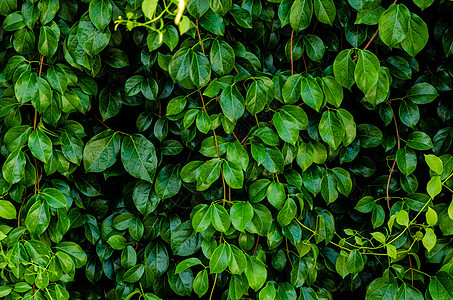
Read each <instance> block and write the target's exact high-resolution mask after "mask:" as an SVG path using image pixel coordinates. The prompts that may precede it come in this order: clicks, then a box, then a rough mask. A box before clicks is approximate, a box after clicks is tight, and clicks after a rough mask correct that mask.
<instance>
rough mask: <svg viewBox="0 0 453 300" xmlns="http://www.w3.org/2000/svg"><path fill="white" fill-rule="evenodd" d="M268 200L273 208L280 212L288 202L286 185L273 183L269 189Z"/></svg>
mask: <svg viewBox="0 0 453 300" xmlns="http://www.w3.org/2000/svg"><path fill="white" fill-rule="evenodd" d="M267 199H268V201H269V203H270V204H271V205H272V206H273V207H275V208H276V209H277V210H280V209H281V208H282V207H283V205H284V204H285V200H286V191H285V187H284V185H283V184H282V183H280V182H272V183H271V184H270V185H269V187H268V188H267Z"/></svg>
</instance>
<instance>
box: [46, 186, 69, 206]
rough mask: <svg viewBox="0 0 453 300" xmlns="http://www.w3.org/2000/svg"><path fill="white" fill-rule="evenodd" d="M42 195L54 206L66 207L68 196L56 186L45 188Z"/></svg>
mask: <svg viewBox="0 0 453 300" xmlns="http://www.w3.org/2000/svg"><path fill="white" fill-rule="evenodd" d="M40 195H41V196H42V197H43V198H44V200H45V201H46V202H47V204H49V206H50V207H53V208H66V198H65V196H64V195H63V193H62V192H60V191H59V190H57V189H54V188H45V189H43V190H42V191H41V193H40Z"/></svg>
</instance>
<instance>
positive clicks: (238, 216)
mask: <svg viewBox="0 0 453 300" xmlns="http://www.w3.org/2000/svg"><path fill="white" fill-rule="evenodd" d="M253 215H254V212H253V206H252V205H251V204H250V203H249V202H242V201H239V202H236V203H235V204H233V206H232V207H231V210H230V218H231V224H232V225H233V227H234V228H236V229H237V230H239V231H241V232H245V228H246V226H247V224H248V223H249V222H250V221H252V219H253Z"/></svg>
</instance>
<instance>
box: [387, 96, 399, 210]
mask: <svg viewBox="0 0 453 300" xmlns="http://www.w3.org/2000/svg"><path fill="white" fill-rule="evenodd" d="M388 105H389V106H390V109H391V111H392V114H393V122H394V123H395V130H396V138H397V143H398V149H400V148H401V141H400V134H399V131H398V123H397V122H396V116H395V113H394V112H393V108H392V105H391V104H390V102H388ZM395 165H396V157H395V160H394V161H393V164H392V168H391V169H390V174H389V177H388V179H387V187H386V189H385V193H386V197H387V208H388V210H389V211H390V197H389V188H390V180H391V179H392V174H393V171H395Z"/></svg>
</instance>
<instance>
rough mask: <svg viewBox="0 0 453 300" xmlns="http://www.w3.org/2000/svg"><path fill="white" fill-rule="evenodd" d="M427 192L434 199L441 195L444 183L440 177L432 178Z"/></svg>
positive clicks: (427, 186)
mask: <svg viewBox="0 0 453 300" xmlns="http://www.w3.org/2000/svg"><path fill="white" fill-rule="evenodd" d="M426 191H427V192H428V195H429V196H430V197H431V198H432V199H434V197H436V196H437V195H439V194H440V192H441V191H442V181H441V180H440V176H433V177H431V179H430V180H429V181H428V184H427V185H426Z"/></svg>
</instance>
